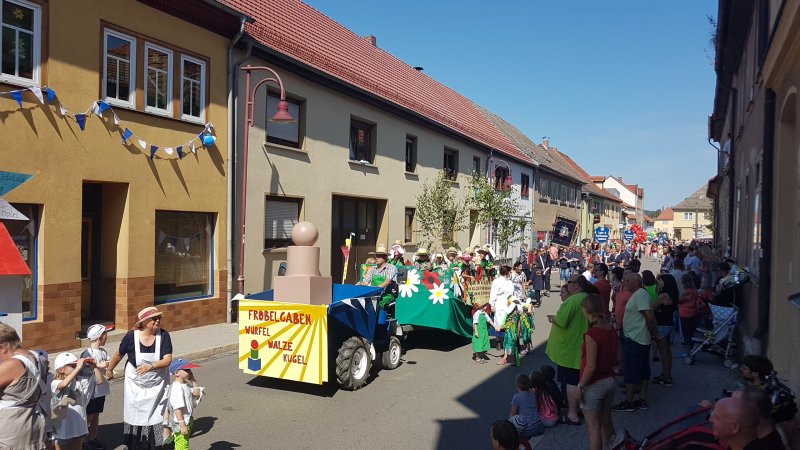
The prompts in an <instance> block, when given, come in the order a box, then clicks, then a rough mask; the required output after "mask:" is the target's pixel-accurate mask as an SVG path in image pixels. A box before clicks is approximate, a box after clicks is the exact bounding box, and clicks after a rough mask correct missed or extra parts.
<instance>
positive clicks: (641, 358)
mask: <svg viewBox="0 0 800 450" xmlns="http://www.w3.org/2000/svg"><path fill="white" fill-rule="evenodd" d="M622 356H623V358H624V360H625V384H639V383H641V382H642V381H647V380H649V379H650V360H649V358H650V345H642V344H639V343H638V342H634V341H632V340H631V339H628V338H625V346H624V348H623V350H622Z"/></svg>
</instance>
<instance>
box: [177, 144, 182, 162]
mask: <svg viewBox="0 0 800 450" xmlns="http://www.w3.org/2000/svg"><path fill="white" fill-rule="evenodd" d="M175 150H177V151H178V159H183V146H182V145H179V146H178V147H177V148H176V149H175Z"/></svg>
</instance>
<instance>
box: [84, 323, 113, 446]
mask: <svg viewBox="0 0 800 450" xmlns="http://www.w3.org/2000/svg"><path fill="white" fill-rule="evenodd" d="M86 337H87V338H89V341H91V343H90V344H89V348H87V349H86V350H84V351H83V353H81V358H92V359H94V362H95V365H96V366H97V367H98V368H99V369H102V370H101V371H100V373H101V375H102V377H103V380H104V381H103V383H100V384H96V385H95V388H94V392H93V393H92V399H91V400H89V404H88V405H86V416H87V421H88V425H89V436H88V442H87V443H86V446H87V447H88V448H89V449H90V450H103V449H105V446H104V445H103V444H102V443H101V442H100V441H99V440H98V439H97V432H98V430H99V429H100V413H102V412H103V409H104V408H105V404H106V395H108V394H110V393H111V387H110V386H109V385H108V380H106V378H105V375H104V373H105V369H106V367H108V361H109V360H110V359H111V358H109V356H108V352H107V351H106V349H105V348H103V346H104V345H106V340H107V339H108V334H106V327H105V326H104V325H100V324H94V325H92V326H90V327H89V329H88V330H87V331H86Z"/></svg>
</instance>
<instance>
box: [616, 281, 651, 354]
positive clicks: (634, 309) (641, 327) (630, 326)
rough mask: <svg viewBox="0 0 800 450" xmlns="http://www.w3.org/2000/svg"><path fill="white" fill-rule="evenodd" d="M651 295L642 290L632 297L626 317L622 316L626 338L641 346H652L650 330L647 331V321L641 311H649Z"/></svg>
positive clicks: (626, 310) (626, 308)
mask: <svg viewBox="0 0 800 450" xmlns="http://www.w3.org/2000/svg"><path fill="white" fill-rule="evenodd" d="M650 309H651V307H650V294H649V293H648V292H647V291H646V290H644V289H642V288H640V289H639V290H637V291H636V292H634V293H633V295H631V299H630V300H628V303H627V304H626V305H625V315H624V316H622V329H623V330H624V331H625V337H626V338H628V339H630V340H632V341H633V342H636V343H637V344H641V345H650V340H651V337H650V330H648V329H647V321H645V320H644V315H643V314H642V313H641V311H649V310H650Z"/></svg>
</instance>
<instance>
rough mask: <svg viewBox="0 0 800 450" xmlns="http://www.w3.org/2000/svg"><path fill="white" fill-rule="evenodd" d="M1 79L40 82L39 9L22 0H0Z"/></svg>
mask: <svg viewBox="0 0 800 450" xmlns="http://www.w3.org/2000/svg"><path fill="white" fill-rule="evenodd" d="M0 5H1V7H0V24H2V25H0V26H1V27H2V30H1V31H0V69H1V70H0V81H3V82H9V83H14V84H23V85H37V84H39V83H40V80H41V76H40V73H39V71H40V62H41V61H40V58H41V56H40V55H41V50H40V49H41V45H42V44H41V39H42V31H41V28H42V23H41V21H42V13H41V8H40V7H39V5H37V4H35V3H31V2H26V1H24V0H0Z"/></svg>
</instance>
